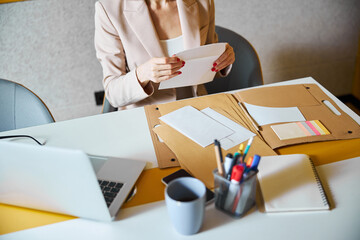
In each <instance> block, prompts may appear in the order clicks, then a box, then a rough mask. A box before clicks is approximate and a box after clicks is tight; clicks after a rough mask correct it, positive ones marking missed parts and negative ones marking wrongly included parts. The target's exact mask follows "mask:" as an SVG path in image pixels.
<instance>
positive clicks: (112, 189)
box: [98, 179, 124, 207]
mask: <svg viewBox="0 0 360 240" xmlns="http://www.w3.org/2000/svg"><path fill="white" fill-rule="evenodd" d="M98 182H99V185H100V187H101V191H102V193H103V195H104V197H105V201H106V205H107V206H108V207H110V205H111V203H112V202H113V201H114V199H115V197H116V196H117V194H118V193H119V192H120V189H121V188H122V186H124V184H123V183H120V182H110V181H106V180H99V179H98Z"/></svg>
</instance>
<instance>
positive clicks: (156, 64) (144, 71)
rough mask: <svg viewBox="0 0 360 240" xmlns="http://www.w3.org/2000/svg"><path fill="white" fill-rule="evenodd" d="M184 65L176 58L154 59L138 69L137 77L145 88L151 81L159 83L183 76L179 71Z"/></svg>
mask: <svg viewBox="0 0 360 240" xmlns="http://www.w3.org/2000/svg"><path fill="white" fill-rule="evenodd" d="M184 65H185V62H184V61H181V60H180V59H179V58H178V57H176V56H172V57H161V58H152V59H150V60H149V61H147V62H146V63H144V64H142V65H140V66H139V67H138V68H137V69H136V75H137V77H138V80H139V82H140V84H141V86H143V87H145V86H146V84H148V82H149V81H152V82H154V83H159V82H162V81H165V80H168V79H170V78H173V77H175V76H177V75H179V74H181V72H180V71H179V69H180V68H182V67H183V66H184Z"/></svg>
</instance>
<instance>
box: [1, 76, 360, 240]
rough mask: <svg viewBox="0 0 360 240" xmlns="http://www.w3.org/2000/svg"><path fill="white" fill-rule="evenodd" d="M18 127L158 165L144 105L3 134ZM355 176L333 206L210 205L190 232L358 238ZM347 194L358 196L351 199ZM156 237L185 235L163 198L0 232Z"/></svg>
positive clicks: (337, 183) (343, 181)
mask: <svg viewBox="0 0 360 240" xmlns="http://www.w3.org/2000/svg"><path fill="white" fill-rule="evenodd" d="M304 83H317V82H316V81H315V80H313V79H312V78H305V79H298V80H293V81H287V82H281V83H277V84H271V85H266V86H274V85H287V84H304ZM266 86H263V87H266ZM322 89H323V90H324V91H325V92H326V93H327V94H328V95H329V96H330V97H331V98H332V99H333V100H334V101H335V102H336V103H337V104H338V105H339V107H341V108H342V109H343V110H344V111H345V112H347V113H348V114H349V115H350V116H351V117H352V118H354V120H355V121H357V122H358V123H359V124H360V117H359V116H357V115H356V114H355V113H354V112H352V111H351V110H350V109H349V108H348V107H347V106H345V105H344V104H343V103H341V102H340V101H339V100H337V99H336V98H335V97H334V96H333V95H332V94H330V93H329V92H328V91H327V90H326V89H324V88H322ZM20 133H21V134H28V135H31V136H34V137H36V138H43V139H46V141H47V144H46V145H48V146H58V147H65V148H76V149H81V150H83V151H85V152H87V153H89V154H94V155H104V156H115V157H124V158H130V159H138V160H144V161H148V162H149V165H148V167H150V168H151V167H156V166H157V163H156V156H155V153H154V149H153V145H152V141H151V137H150V133H149V129H148V125H147V121H146V117H145V113H144V110H143V108H138V109H132V110H127V111H122V112H114V113H109V114H103V115H96V116H91V117H86V118H81V119H75V120H69V121H64V122H58V123H54V124H48V125H43V126H38V127H31V128H26V129H19V130H14V131H8V132H2V133H0V135H10V134H20ZM359 161H360V159H357V162H359ZM355 162H356V161H355ZM322 167H323V166H320V167H319V168H322ZM324 167H325V166H324ZM358 170H360V165H359V164H357V165H354V168H352V171H357V172H358ZM351 176H352V177H347V175H343V178H340V180H334V182H333V183H332V191H333V192H332V195H333V196H334V197H335V198H336V201H338V202H336V208H335V209H334V210H332V211H327V212H309V213H285V214H273V215H271V214H263V213H260V212H259V211H257V210H256V209H254V210H252V212H250V213H249V214H248V215H247V216H245V217H243V218H242V219H237V220H234V219H232V218H231V217H228V216H227V215H224V214H223V213H221V212H219V211H217V210H215V209H214V207H213V206H209V207H208V208H207V211H206V219H205V223H204V227H203V229H202V231H201V232H200V233H199V234H196V235H194V236H191V237H187V238H196V239H219V238H223V237H228V238H230V237H231V238H234V237H236V236H238V237H247V238H249V239H263V238H265V239H273V238H274V239H275V238H280V239H360V232H359V227H358V225H359V223H360V220H359V219H360V217H358V213H360V207H359V205H358V202H360V197H359V196H360V194H359V193H360V190H358V189H351V188H352V182H353V181H354V182H359V180H360V179H359V176H356V179H355V178H354V177H353V176H354V175H351ZM344 186H350V187H344ZM349 194H351V195H352V196H354V199H353V200H351V201H349V197H348V196H349ZM343 236H346V237H345V238H343ZM354 237H358V238H354ZM152 238H157V239H180V238H185V237H183V236H181V235H179V234H177V233H176V232H175V231H174V230H173V229H172V227H171V224H170V222H169V219H168V217H167V213H166V207H165V204H164V202H163V201H161V202H156V203H152V204H147V205H143V206H139V207H133V208H128V209H124V210H122V211H121V212H120V214H119V220H118V221H116V222H114V223H110V224H107V223H99V222H93V221H87V220H83V219H75V220H70V221H66V222H61V223H57V224H53V225H47V226H43V227H39V228H34V229H29V230H24V231H20V232H16V233H11V234H6V235H3V236H0V239H152Z"/></svg>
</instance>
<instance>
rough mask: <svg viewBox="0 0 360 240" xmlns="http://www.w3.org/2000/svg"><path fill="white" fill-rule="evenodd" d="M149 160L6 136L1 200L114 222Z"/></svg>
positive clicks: (1, 148)
mask: <svg viewBox="0 0 360 240" xmlns="http://www.w3.org/2000/svg"><path fill="white" fill-rule="evenodd" d="M92 163H94V164H96V165H97V169H98V171H95V170H94V166H93V164H92ZM145 164H146V162H143V161H136V160H128V159H121V158H107V159H101V158H95V159H90V157H89V156H88V155H86V154H85V153H84V152H82V151H80V150H70V149H62V148H55V147H46V146H36V145H31V144H23V143H13V142H7V141H0V203H5V204H10V205H16V206H21V207H27V208H33V209H39V210H44V211H50V212H56V213H62V214H67V215H72V216H77V217H81V218H87V219H93V220H98V221H112V220H114V219H115V217H116V215H117V213H118V211H119V209H120V207H121V205H122V204H123V203H124V201H125V200H126V198H127V197H128V195H129V193H131V191H132V189H133V187H134V185H135V182H136V180H137V179H138V177H139V175H140V174H141V172H142V171H143V169H144V167H145Z"/></svg>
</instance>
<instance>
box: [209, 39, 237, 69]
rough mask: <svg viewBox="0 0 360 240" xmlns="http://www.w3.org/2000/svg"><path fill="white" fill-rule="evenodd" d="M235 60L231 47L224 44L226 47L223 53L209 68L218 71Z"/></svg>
mask: <svg viewBox="0 0 360 240" xmlns="http://www.w3.org/2000/svg"><path fill="white" fill-rule="evenodd" d="M234 62H235V53H234V50H233V48H232V47H231V46H230V45H229V44H226V49H225V52H224V53H223V54H221V56H220V57H219V58H218V59H217V60H216V61H215V62H214V65H213V67H212V68H211V70H212V71H215V72H218V71H220V70H222V69H224V68H226V67H227V66H229V65H230V64H233V63H234Z"/></svg>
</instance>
